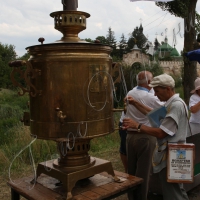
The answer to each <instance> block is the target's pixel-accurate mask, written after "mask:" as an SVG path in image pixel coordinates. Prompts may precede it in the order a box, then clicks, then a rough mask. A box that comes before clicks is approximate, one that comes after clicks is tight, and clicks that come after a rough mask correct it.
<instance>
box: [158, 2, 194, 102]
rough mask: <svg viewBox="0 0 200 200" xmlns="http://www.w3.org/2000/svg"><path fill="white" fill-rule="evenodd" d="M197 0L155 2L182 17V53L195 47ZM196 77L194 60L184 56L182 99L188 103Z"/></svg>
mask: <svg viewBox="0 0 200 200" xmlns="http://www.w3.org/2000/svg"><path fill="white" fill-rule="evenodd" d="M196 4H197V0H184V1H183V0H174V1H172V2H169V3H161V2H157V3H156V5H157V6H159V7H161V8H162V9H163V10H167V11H169V12H170V13H171V14H173V15H175V16H178V17H182V18H184V27H185V28H184V36H185V37H184V49H183V51H184V53H186V52H188V51H192V50H194V49H195V44H196V30H195V13H196ZM196 16H197V15H196ZM197 23H198V21H197ZM196 77H197V70H196V62H194V61H193V62H190V61H189V60H188V59H187V58H186V57H185V56H184V76H183V87H184V99H185V102H186V103H187V104H188V102H189V98H190V91H191V90H192V89H193V88H194V80H195V79H196Z"/></svg>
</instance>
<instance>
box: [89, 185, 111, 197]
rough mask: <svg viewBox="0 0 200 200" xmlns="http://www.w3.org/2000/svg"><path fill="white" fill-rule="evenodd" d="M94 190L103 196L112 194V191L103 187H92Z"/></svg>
mask: <svg viewBox="0 0 200 200" xmlns="http://www.w3.org/2000/svg"><path fill="white" fill-rule="evenodd" d="M92 192H95V193H97V194H99V195H102V197H103V198H107V197H109V196H110V191H108V190H105V189H103V188H101V187H97V188H94V189H92Z"/></svg>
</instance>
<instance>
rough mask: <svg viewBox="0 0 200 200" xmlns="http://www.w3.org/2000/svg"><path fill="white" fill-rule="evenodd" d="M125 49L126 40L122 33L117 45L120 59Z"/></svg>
mask: <svg viewBox="0 0 200 200" xmlns="http://www.w3.org/2000/svg"><path fill="white" fill-rule="evenodd" d="M126 49H127V41H126V38H125V36H124V34H123V33H122V35H121V38H120V41H119V46H118V57H119V58H120V60H122V59H123V54H124V53H126Z"/></svg>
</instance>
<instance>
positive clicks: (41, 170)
mask: <svg viewBox="0 0 200 200" xmlns="http://www.w3.org/2000/svg"><path fill="white" fill-rule="evenodd" d="M91 163H94V164H93V165H91V166H89V167H87V168H82V169H79V170H77V171H69V169H68V168H65V167H55V160H49V161H46V162H42V163H39V164H38V167H37V176H36V180H37V178H38V177H39V176H40V175H41V174H45V175H47V176H50V177H53V178H55V179H58V180H59V181H61V182H62V184H63V186H64V189H65V190H66V200H70V199H72V196H73V195H72V189H73V188H74V187H75V184H76V182H77V181H78V180H82V179H85V178H89V177H92V176H94V175H95V174H99V173H101V172H107V173H108V174H109V175H111V176H112V178H113V180H114V181H115V182H120V179H119V178H118V177H117V176H116V175H115V173H114V170H113V167H112V163H111V162H110V161H107V160H103V159H100V158H94V157H91ZM36 180H35V181H36Z"/></svg>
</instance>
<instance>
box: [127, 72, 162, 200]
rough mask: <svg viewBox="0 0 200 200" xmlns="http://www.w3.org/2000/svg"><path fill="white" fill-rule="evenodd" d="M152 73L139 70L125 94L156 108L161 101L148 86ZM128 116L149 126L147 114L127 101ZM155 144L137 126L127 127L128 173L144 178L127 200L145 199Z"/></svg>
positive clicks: (154, 139) (153, 139) (152, 138)
mask: <svg viewBox="0 0 200 200" xmlns="http://www.w3.org/2000/svg"><path fill="white" fill-rule="evenodd" d="M152 78H153V75H152V73H151V72H149V71H141V72H140V73H138V75H137V78H136V79H137V86H136V87H134V88H133V89H132V90H130V91H129V92H128V94H127V96H130V97H133V98H135V99H137V100H138V101H139V102H141V103H142V104H144V105H146V106H148V107H149V108H151V109H152V108H158V107H160V106H161V105H162V104H163V103H161V102H160V101H159V99H158V98H157V97H156V96H154V94H153V93H152V90H151V87H150V86H149V83H150V81H151V80H152ZM126 118H130V119H133V120H135V121H137V122H138V123H142V124H145V125H148V126H150V123H149V121H148V118H147V116H145V115H144V114H142V113H141V112H140V111H138V110H137V109H136V108H135V107H134V106H132V105H130V104H129V103H128V102H127V111H126V115H125V118H124V119H126ZM155 145H156V138H155V137H153V136H150V135H146V134H138V129H137V128H134V129H132V128H130V129H129V128H128V129H127V136H126V148H127V159H128V174H131V175H134V176H138V177H141V178H143V179H144V182H143V183H142V184H141V188H140V190H134V191H131V192H129V193H128V197H129V200H132V199H134V200H146V199H147V194H148V188H149V177H150V173H151V168H152V164H151V161H152V154H153V150H154V148H155Z"/></svg>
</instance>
